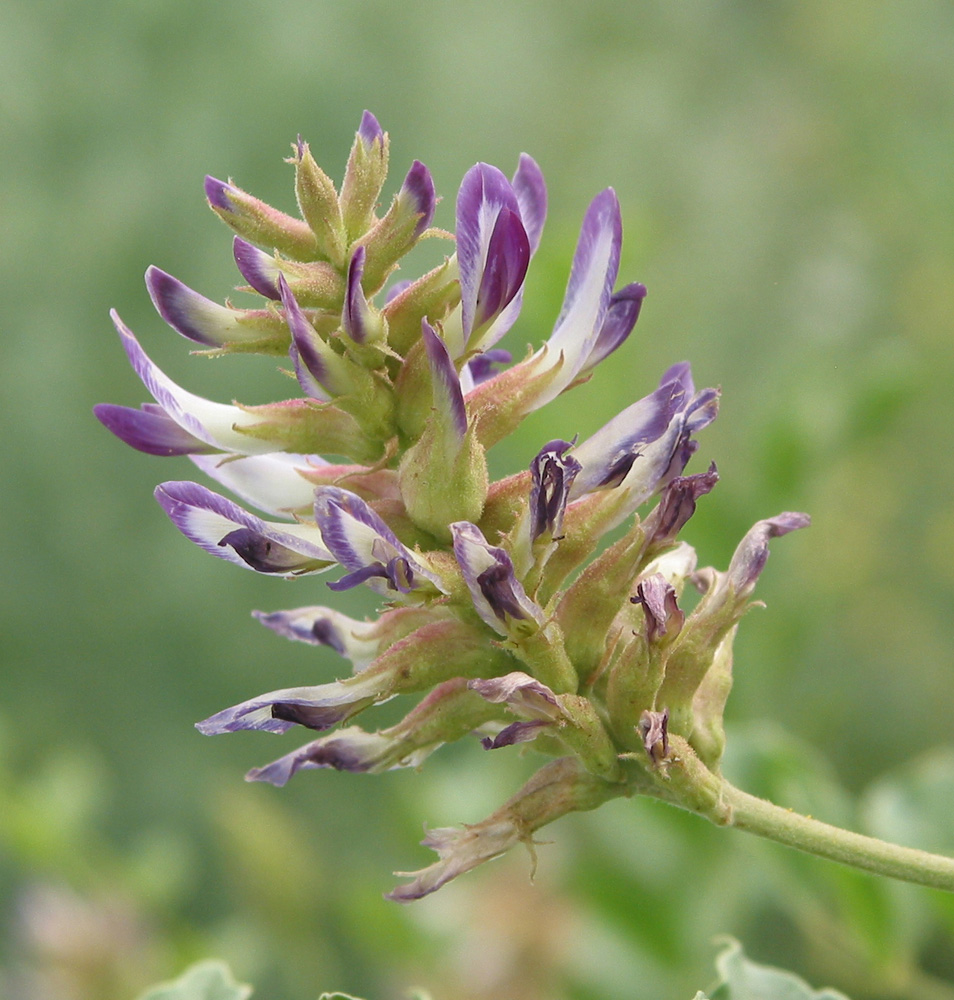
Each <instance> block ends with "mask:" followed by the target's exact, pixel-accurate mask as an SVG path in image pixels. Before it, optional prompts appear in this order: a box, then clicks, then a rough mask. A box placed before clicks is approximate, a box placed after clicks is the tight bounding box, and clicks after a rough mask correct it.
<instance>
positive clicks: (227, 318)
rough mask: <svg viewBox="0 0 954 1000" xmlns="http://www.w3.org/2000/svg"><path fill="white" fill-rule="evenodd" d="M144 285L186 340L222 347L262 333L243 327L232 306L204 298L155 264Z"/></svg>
mask: <svg viewBox="0 0 954 1000" xmlns="http://www.w3.org/2000/svg"><path fill="white" fill-rule="evenodd" d="M146 288H147V289H148V291H149V297H150V298H151V299H152V304H153V305H154V306H155V307H156V312H158V313H159V315H160V316H161V317H162V318H163V319H164V320H165V321H166V322H167V323H168V324H169V326H171V327H172V329H173V330H175V331H176V332H177V333H180V334H182V336H183V337H186V338H187V339H188V340H192V341H195V342H196V343H198V344H204V345H205V346H206V347H222V346H223V345H225V344H229V343H235V342H240V341H250V340H258V339H259V338H260V337H261V336H262V334H261V331H260V330H255V329H251V328H248V327H243V326H242V325H241V324H240V323H239V322H238V316H239V315H240V314H239V313H238V312H237V311H236V310H235V309H230V308H229V307H228V306H221V305H219V304H218V303H217V302H213V301H212V300H211V299H207V298H206V297H205V296H204V295H200V294H199V293H198V292H195V291H193V290H192V289H191V288H189V286H188V285H185V284H183V283H182V282H181V281H179V279H178V278H174V277H173V276H172V275H171V274H167V273H166V272H165V271H162V270H160V269H159V268H158V267H150V268H148V269H147V270H146Z"/></svg>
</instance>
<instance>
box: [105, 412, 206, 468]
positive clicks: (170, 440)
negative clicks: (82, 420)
mask: <svg viewBox="0 0 954 1000" xmlns="http://www.w3.org/2000/svg"><path fill="white" fill-rule="evenodd" d="M93 413H94V414H95V416H96V419H97V420H98V421H99V422H100V423H101V424H102V425H103V426H104V427H105V428H106V429H107V430H108V431H112V433H113V434H115V435H116V437H118V438H119V439H120V441H124V442H125V443H126V444H128V445H129V446H130V447H131V448H135V449H136V450H137V451H142V452H145V453H146V454H147V455H164V456H169V455H197V454H200V453H208V452H215V451H216V449H215V447H213V446H212V445H208V444H206V443H205V442H204V441H200V440H199V438H197V437H195V435H193V434H190V433H189V432H188V431H187V430H185V429H184V428H183V427H180V426H179V424H177V423H176V422H175V421H174V420H173V419H172V417H170V416H169V415H168V414H167V413H166V411H165V410H164V409H163V408H162V407H161V406H159V405H158V404H156V403H143V404H142V406H141V407H140V409H138V410H136V409H133V408H132V407H129V406H117V405H116V404H114V403H99V404H97V405H96V406H94V407H93Z"/></svg>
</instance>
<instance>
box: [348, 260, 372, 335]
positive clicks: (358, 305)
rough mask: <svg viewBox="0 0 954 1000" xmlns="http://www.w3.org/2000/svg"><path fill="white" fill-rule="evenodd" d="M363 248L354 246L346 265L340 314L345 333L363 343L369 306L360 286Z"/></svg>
mask: <svg viewBox="0 0 954 1000" xmlns="http://www.w3.org/2000/svg"><path fill="white" fill-rule="evenodd" d="M365 253H366V251H365V248H364V247H362V246H359V247H355V251H354V253H353V254H352V256H351V263H350V264H349V265H348V288H347V292H346V294H345V301H344V310H343V312H342V315H341V321H342V326H344V330H345V333H346V334H347V335H348V336H349V337H350V338H351V339H352V340H353V341H354V342H355V343H356V344H363V343H365V342H366V341H367V339H368V334H369V315H370V307H369V306H368V300H367V299H366V298H365V297H364V290H363V289H362V288H361V277H362V275H363V274H364V258H365Z"/></svg>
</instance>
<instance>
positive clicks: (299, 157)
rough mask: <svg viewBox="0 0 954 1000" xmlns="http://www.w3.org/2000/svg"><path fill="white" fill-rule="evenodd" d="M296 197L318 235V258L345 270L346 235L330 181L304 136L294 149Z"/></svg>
mask: <svg viewBox="0 0 954 1000" xmlns="http://www.w3.org/2000/svg"><path fill="white" fill-rule="evenodd" d="M293 148H294V150H295V156H294V157H293V159H292V160H291V162H292V163H294V164H295V194H296V195H297V197H298V209H299V211H300V212H301V216H302V218H303V219H304V220H305V222H307V223H308V225H309V226H310V227H311V231H312V232H313V233H314V234H315V242H316V244H317V247H318V254H319V255H320V256H321V257H324V258H325V259H326V260H328V261H330V262H331V263H332V264H333V265H334V266H335V267H336V268H338V269H339V270H340V269H341V268H342V267H344V262H345V244H346V241H347V235H346V233H345V227H344V222H343V220H342V218H341V209H340V207H339V205H338V192H337V191H335V186H334V184H333V183H332V181H331V178H330V177H329V176H328V175H327V174H326V173H325V172H324V170H322V169H321V167H319V166H318V164H317V163H315V158H314V157H313V156H312V155H311V150H310V149H309V148H308V143H307V142H304V141H303V140H302V138H301V136H299V137H298V142H297V143H295V145H294V147H293Z"/></svg>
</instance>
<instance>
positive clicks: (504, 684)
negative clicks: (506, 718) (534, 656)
mask: <svg viewBox="0 0 954 1000" xmlns="http://www.w3.org/2000/svg"><path fill="white" fill-rule="evenodd" d="M467 686H468V687H469V688H470V689H471V690H472V691H476V692H477V693H478V694H479V695H480V696H481V698H484V699H486V700H487V701H489V702H491V703H492V704H494V705H506V706H507V707H508V708H509V709H510V710H511V711H512V712H513V713H514V714H515V715H518V716H520V717H521V718H523V719H537V720H544V721H546V722H554V721H556V720H557V719H559V718H560V717H561V716H562V715H563V709H562V708H561V706H560V702H559V701H558V700H557V696H556V695H555V694H554V693H553V692H552V691H551V690H550V688H548V687H547V686H546V684H542V683H541V682H540V681H538V680H536V679H535V678H533V677H531V676H530V675H529V674H525V673H524V672H523V671H521V670H514V671H512V672H511V673H509V674H505V675H504V676H503V677H491V678H488V679H486V680H485V679H483V678H479V679H477V680H472V681H468V683H467Z"/></svg>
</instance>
